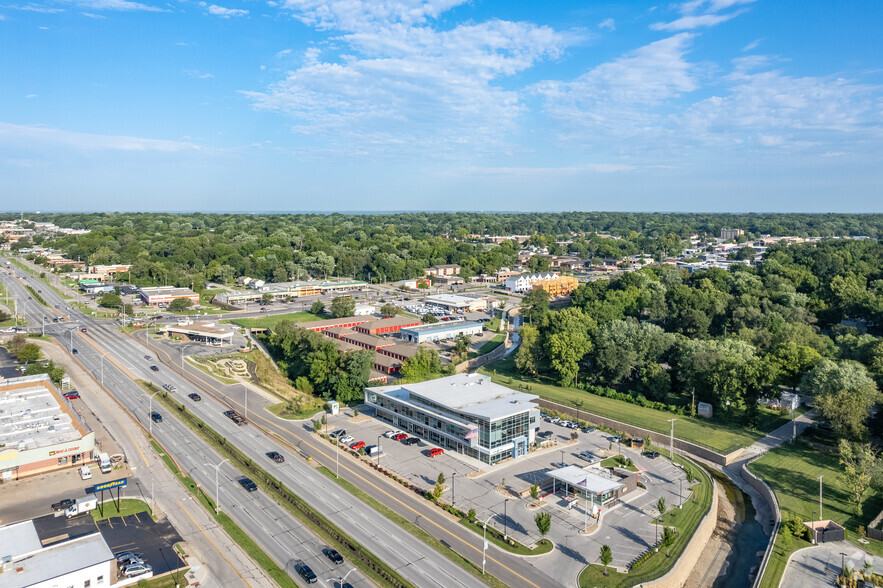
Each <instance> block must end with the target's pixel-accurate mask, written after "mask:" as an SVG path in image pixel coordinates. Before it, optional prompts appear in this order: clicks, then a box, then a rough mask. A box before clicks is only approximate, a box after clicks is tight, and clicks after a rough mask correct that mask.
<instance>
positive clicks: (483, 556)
mask: <svg viewBox="0 0 883 588" xmlns="http://www.w3.org/2000/svg"><path fill="white" fill-rule="evenodd" d="M493 516H494V515H493V514H491V516H489V517H488V518H487V519H486V520H485V521H484V547H483V548H482V550H481V575H482V576H483V575H484V565H485V564H486V563H487V522H488V521H489V520H491V518H493Z"/></svg>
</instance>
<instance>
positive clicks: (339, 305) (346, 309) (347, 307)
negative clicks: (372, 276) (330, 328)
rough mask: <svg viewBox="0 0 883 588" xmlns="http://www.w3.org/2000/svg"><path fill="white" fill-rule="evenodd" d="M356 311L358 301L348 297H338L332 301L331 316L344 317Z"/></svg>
mask: <svg viewBox="0 0 883 588" xmlns="http://www.w3.org/2000/svg"><path fill="white" fill-rule="evenodd" d="M355 313H356V301H355V300H353V299H352V298H348V297H342V296H340V297H337V298H335V299H334V300H332V301H331V316H333V317H334V318H343V317H345V316H353V315H354V314H355Z"/></svg>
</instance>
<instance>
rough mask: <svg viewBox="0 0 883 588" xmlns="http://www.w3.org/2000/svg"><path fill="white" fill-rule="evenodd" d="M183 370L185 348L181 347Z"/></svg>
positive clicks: (182, 365) (182, 367)
mask: <svg viewBox="0 0 883 588" xmlns="http://www.w3.org/2000/svg"><path fill="white" fill-rule="evenodd" d="M181 371H182V372H183V371H184V348H183V347H181Z"/></svg>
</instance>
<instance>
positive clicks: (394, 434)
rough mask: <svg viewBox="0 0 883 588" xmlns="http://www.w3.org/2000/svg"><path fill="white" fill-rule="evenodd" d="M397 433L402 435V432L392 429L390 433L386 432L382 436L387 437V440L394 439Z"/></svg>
mask: <svg viewBox="0 0 883 588" xmlns="http://www.w3.org/2000/svg"><path fill="white" fill-rule="evenodd" d="M399 433H404V431H400V430H398V429H393V430H391V431H387V432H386V433H384V434H383V436H384V437H388V438H389V439H392V438H393V437H395V436H396V435H398V434H399Z"/></svg>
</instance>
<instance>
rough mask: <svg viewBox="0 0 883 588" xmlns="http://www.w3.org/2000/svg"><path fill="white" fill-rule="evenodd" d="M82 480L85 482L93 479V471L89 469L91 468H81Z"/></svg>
mask: <svg viewBox="0 0 883 588" xmlns="http://www.w3.org/2000/svg"><path fill="white" fill-rule="evenodd" d="M80 478H82V479H84V480H90V479H92V470H90V469H89V466H83V467H81V468H80Z"/></svg>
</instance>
